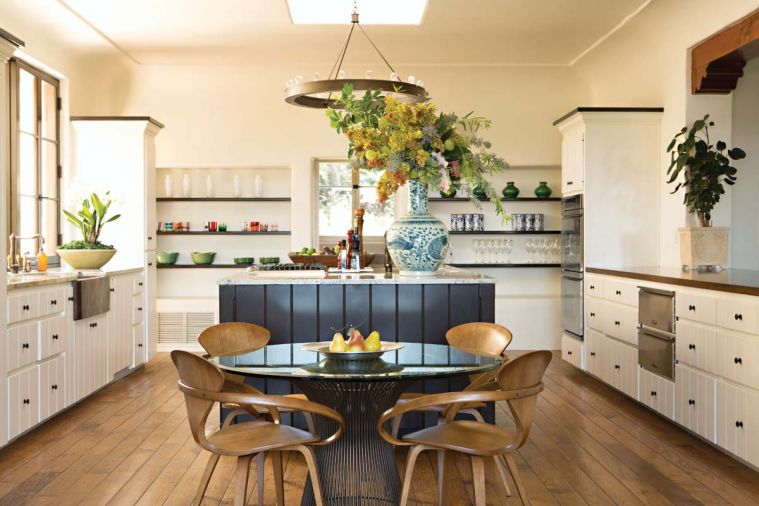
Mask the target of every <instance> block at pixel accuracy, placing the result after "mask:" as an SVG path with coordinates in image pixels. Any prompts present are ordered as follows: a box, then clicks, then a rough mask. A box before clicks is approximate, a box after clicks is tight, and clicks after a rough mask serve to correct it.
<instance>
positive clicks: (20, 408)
mask: <svg viewBox="0 0 759 506" xmlns="http://www.w3.org/2000/svg"><path fill="white" fill-rule="evenodd" d="M38 375H39V371H38V368H37V366H33V367H30V368H28V369H24V370H23V371H19V372H17V373H15V374H11V375H10V376H8V438H9V439H13V438H14V437H16V436H18V435H19V434H21V433H22V432H24V431H26V430H28V429H30V428H31V427H33V426H34V425H36V424H37V423H38V422H39V421H40V411H39V399H38V396H37V392H38V391H39V390H38V387H39V384H38V381H39V377H38Z"/></svg>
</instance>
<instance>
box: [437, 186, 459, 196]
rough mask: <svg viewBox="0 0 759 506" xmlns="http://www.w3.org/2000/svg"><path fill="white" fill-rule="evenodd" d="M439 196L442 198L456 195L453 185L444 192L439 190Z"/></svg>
mask: <svg viewBox="0 0 759 506" xmlns="http://www.w3.org/2000/svg"><path fill="white" fill-rule="evenodd" d="M440 196H441V197H443V198H444V199H452V198H453V197H455V196H456V188H455V187H454V186H451V188H450V189H449V190H448V191H447V192H444V191H442V190H441V191H440Z"/></svg>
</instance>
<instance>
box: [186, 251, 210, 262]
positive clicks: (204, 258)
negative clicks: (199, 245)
mask: <svg viewBox="0 0 759 506" xmlns="http://www.w3.org/2000/svg"><path fill="white" fill-rule="evenodd" d="M215 256H216V252H215V251H207V252H200V251H193V252H192V253H190V258H191V259H192V263H194V264H196V265H208V264H212V263H213V259H214V257H215Z"/></svg>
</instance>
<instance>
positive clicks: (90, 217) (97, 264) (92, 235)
mask: <svg viewBox="0 0 759 506" xmlns="http://www.w3.org/2000/svg"><path fill="white" fill-rule="evenodd" d="M109 193H110V192H106V193H105V195H104V196H103V198H100V197H99V196H98V195H97V194H96V193H92V194H91V195H90V196H89V198H85V199H84V200H83V201H82V205H81V208H80V209H79V210H73V211H66V210H64V211H63V214H64V215H66V219H67V220H68V221H69V223H72V224H73V225H75V226H76V227H77V228H78V229H79V230H80V231H81V232H82V239H81V240H79V241H70V242H68V243H66V244H63V245H61V246H59V247H58V254H59V255H60V256H61V258H62V259H63V260H64V261H65V262H66V263H67V264H69V265H70V266H71V267H73V268H74V269H100V268H101V267H102V266H104V265H105V264H106V263H108V261H109V260H110V259H111V258H112V257H113V255H115V254H116V249H115V248H114V247H113V246H110V245H108V244H103V243H101V242H100V241H99V237H100V233H101V232H102V231H103V227H104V226H105V225H106V224H107V223H110V222H112V221H116V220H117V219H119V218H120V217H121V215H120V214H115V215H113V216H111V217H110V218H108V217H107V216H108V209H109V208H110V207H111V204H112V203H113V201H112V200H110V199H109V198H108V195H109ZM74 213H76V214H74Z"/></svg>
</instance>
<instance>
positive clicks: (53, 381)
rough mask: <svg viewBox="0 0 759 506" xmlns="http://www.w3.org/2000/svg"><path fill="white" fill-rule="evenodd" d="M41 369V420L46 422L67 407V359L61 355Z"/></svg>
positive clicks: (43, 364)
mask: <svg viewBox="0 0 759 506" xmlns="http://www.w3.org/2000/svg"><path fill="white" fill-rule="evenodd" d="M39 368H40V420H45V419H46V418H49V417H51V416H53V415H54V414H56V413H57V412H59V411H60V410H62V409H63V408H65V407H66V358H65V357H64V356H62V355H59V356H57V357H55V358H54V359H52V360H48V361H47V362H43V363H42V364H40V366H39Z"/></svg>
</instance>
